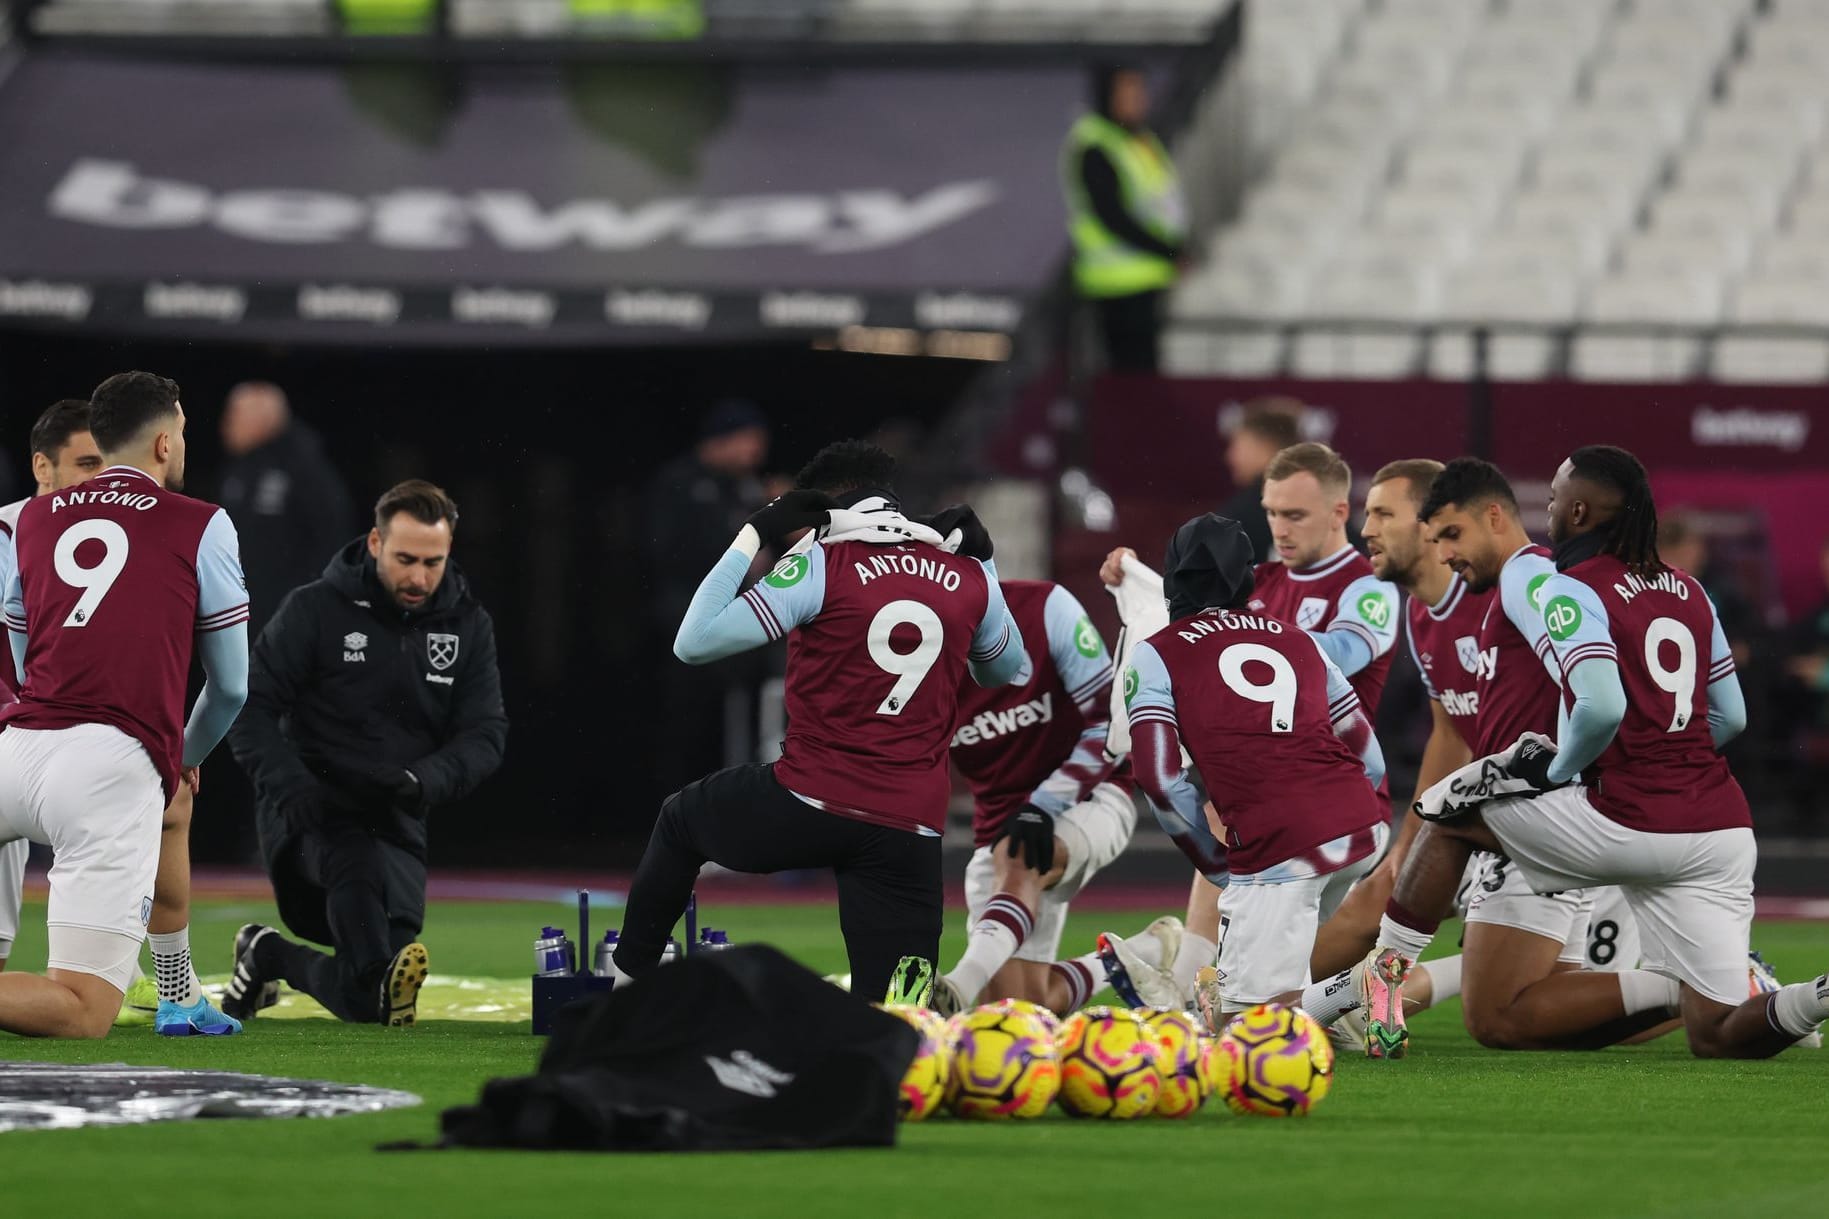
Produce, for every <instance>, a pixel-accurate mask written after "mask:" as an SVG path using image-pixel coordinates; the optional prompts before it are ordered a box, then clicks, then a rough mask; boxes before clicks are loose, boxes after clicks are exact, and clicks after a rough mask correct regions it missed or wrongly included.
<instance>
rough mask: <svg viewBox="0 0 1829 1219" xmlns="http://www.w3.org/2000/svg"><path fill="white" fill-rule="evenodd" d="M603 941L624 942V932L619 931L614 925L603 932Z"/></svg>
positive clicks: (608, 942)
mask: <svg viewBox="0 0 1829 1219" xmlns="http://www.w3.org/2000/svg"><path fill="white" fill-rule="evenodd" d="M603 942H604V943H606V944H620V943H622V934H621V933H620V932H618V931H617V930H616V928H614V927H612V928H610V929H609V930H608V931H606V932H604V933H603Z"/></svg>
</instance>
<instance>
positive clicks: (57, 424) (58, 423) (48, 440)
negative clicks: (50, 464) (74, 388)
mask: <svg viewBox="0 0 1829 1219" xmlns="http://www.w3.org/2000/svg"><path fill="white" fill-rule="evenodd" d="M88 430H89V403H88V402H87V400H85V399H82V398H62V399H59V400H58V401H56V402H53V403H52V404H51V405H50V406H49V407H47V408H46V409H45V412H44V414H42V415H40V416H38V422H37V423H34V424H33V425H32V452H34V453H43V454H44V455H45V456H46V457H48V458H50V459H51V460H52V461H56V460H57V455H58V454H59V453H61V452H63V447H64V446H65V445H66V444H69V443H70V437H72V436H74V435H76V434H77V433H78V432H86V431H88Z"/></svg>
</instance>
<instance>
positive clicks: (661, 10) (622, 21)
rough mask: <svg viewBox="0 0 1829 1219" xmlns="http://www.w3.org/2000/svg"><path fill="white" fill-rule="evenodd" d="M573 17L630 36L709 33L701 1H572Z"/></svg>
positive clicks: (660, 36)
mask: <svg viewBox="0 0 1829 1219" xmlns="http://www.w3.org/2000/svg"><path fill="white" fill-rule="evenodd" d="M571 12H572V17H573V18H574V19H575V20H577V21H578V22H579V23H580V24H583V25H587V26H588V25H594V24H600V25H604V26H606V27H610V29H611V30H612V31H613V32H614V33H617V34H620V35H622V36H624V37H627V38H697V37H699V36H700V35H701V34H703V33H704V32H705V10H704V8H703V6H702V5H701V4H700V0H571Z"/></svg>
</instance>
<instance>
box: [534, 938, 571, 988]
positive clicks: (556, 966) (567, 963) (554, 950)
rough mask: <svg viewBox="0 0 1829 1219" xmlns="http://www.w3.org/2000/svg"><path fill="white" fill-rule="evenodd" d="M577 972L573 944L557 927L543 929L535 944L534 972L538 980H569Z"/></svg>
mask: <svg viewBox="0 0 1829 1219" xmlns="http://www.w3.org/2000/svg"><path fill="white" fill-rule="evenodd" d="M575 970H576V964H575V959H574V957H573V953H572V942H571V940H569V939H568V938H566V935H565V933H564V932H563V931H561V930H559V929H558V928H557V927H542V928H541V929H540V938H539V939H537V940H535V941H534V942H533V972H534V976H535V977H538V978H569V977H570V976H571V975H572V974H573V973H574V972H575Z"/></svg>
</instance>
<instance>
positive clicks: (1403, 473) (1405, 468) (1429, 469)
mask: <svg viewBox="0 0 1829 1219" xmlns="http://www.w3.org/2000/svg"><path fill="white" fill-rule="evenodd" d="M1443 468H1444V467H1443V466H1442V463H1441V462H1439V461H1436V460H1435V459H1434V458H1431V457H1406V458H1405V459H1404V460H1402V461H1393V462H1388V463H1386V464H1385V465H1382V466H1380V467H1378V473H1376V474H1374V475H1372V481H1371V484H1370V485H1371V486H1373V487H1376V486H1378V485H1379V484H1380V483H1388V482H1395V481H1397V480H1398V479H1400V478H1401V479H1403V480H1404V482H1405V483H1406V484H1407V485H1408V486H1409V488H1410V503H1411V504H1412V505H1413V506H1414V507H1415V508H1416V517H1417V519H1418V520H1422V519H1424V518H1423V514H1422V506H1423V505H1424V504H1425V503H1427V502H1428V501H1429V488H1430V487H1432V486H1434V485H1435V480H1436V478H1437V477H1438V476H1439V475H1440V474H1441V472H1442V470H1443Z"/></svg>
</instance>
